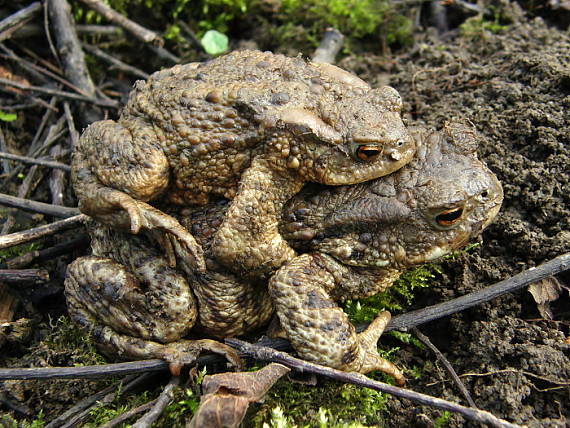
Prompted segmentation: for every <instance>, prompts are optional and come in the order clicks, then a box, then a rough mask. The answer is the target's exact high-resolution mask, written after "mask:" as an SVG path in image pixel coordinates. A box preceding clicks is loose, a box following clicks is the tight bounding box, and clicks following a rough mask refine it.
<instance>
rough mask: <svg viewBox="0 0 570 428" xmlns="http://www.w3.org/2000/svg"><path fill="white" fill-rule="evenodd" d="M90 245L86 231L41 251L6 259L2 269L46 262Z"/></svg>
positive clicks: (0, 266) (1, 264)
mask: <svg viewBox="0 0 570 428" xmlns="http://www.w3.org/2000/svg"><path fill="white" fill-rule="evenodd" d="M88 245H89V236H87V234H85V233H81V234H80V235H79V236H76V237H75V238H73V239H70V240H69V241H66V242H62V243H60V244H57V245H54V246H53V247H49V248H45V249H43V250H39V251H38V250H34V251H29V252H27V253H26V254H23V255H21V256H18V257H14V258H12V259H9V260H6V261H5V262H4V263H0V269H4V268H6V269H23V268H25V267H26V266H29V265H30V264H31V263H41V262H45V261H47V260H51V259H53V258H55V257H59V256H61V255H63V254H67V253H70V252H72V251H75V250H80V249H84V248H87V246H88Z"/></svg>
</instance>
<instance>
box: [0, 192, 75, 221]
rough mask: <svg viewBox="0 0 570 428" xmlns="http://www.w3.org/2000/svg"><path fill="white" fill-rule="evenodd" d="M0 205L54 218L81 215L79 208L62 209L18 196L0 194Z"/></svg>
mask: <svg viewBox="0 0 570 428" xmlns="http://www.w3.org/2000/svg"><path fill="white" fill-rule="evenodd" d="M0 205H7V206H9V207H12V208H19V209H23V210H26V211H32V212H36V213H41V214H46V215H51V216H54V217H72V216H75V215H78V214H80V213H79V210H78V209H77V208H69V207H60V206H57V205H51V204H44V203H43V202H36V201H31V200H29V199H23V198H18V197H16V196H10V195H6V194H4V193H0Z"/></svg>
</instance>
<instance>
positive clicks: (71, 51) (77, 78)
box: [47, 0, 102, 123]
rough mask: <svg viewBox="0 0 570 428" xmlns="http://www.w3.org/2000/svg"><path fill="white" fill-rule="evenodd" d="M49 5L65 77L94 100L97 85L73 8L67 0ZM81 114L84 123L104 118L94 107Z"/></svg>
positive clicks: (49, 0) (52, 1) (52, 2)
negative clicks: (89, 69) (81, 39)
mask: <svg viewBox="0 0 570 428" xmlns="http://www.w3.org/2000/svg"><path fill="white" fill-rule="evenodd" d="M47 5H48V8H49V16H50V19H51V20H52V22H53V24H52V25H51V26H50V28H51V30H52V31H53V32H54V35H55V40H56V43H57V47H58V54H59V58H60V60H61V62H62V64H63V70H64V73H65V76H66V77H67V78H68V79H69V80H70V81H71V83H73V84H74V85H75V86H77V87H78V88H80V89H81V91H82V92H83V93H85V95H87V96H88V97H89V98H93V99H94V98H95V85H94V84H93V81H92V80H91V77H90V76H89V71H88V69H87V64H86V63H85V54H84V53H83V50H82V49H81V42H80V41H79V38H78V37H77V31H76V30H75V20H74V19H73V16H72V14H71V7H70V6H69V3H68V2H67V0H48V1H47ZM79 112H80V115H81V117H82V119H83V122H84V123H91V122H94V121H96V120H98V119H101V116H102V115H101V112H100V111H99V110H97V109H93V108H92V107H89V108H87V107H86V106H82V108H80V109H79Z"/></svg>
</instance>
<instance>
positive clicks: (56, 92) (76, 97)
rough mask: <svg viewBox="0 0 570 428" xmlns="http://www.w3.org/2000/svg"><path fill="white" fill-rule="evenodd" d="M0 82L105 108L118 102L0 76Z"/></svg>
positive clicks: (112, 106)
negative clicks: (25, 83)
mask: <svg viewBox="0 0 570 428" xmlns="http://www.w3.org/2000/svg"><path fill="white" fill-rule="evenodd" d="M0 84H2V85H5V86H9V87H14V88H17V89H21V90H23V91H32V92H40V93H43V94H48V95H53V96H57V97H62V98H69V99H71V100H75V101H82V102H85V103H92V104H95V105H97V106H101V107H107V108H118V107H119V103H117V102H116V101H111V100H100V99H96V98H89V97H85V96H83V95H78V94H74V93H71V92H65V91H59V90H57V89H50V88H44V87H41V86H33V85H29V86H28V85H22V84H21V83H17V82H13V81H11V80H8V79H1V78H0Z"/></svg>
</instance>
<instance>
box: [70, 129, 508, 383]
mask: <svg viewBox="0 0 570 428" xmlns="http://www.w3.org/2000/svg"><path fill="white" fill-rule="evenodd" d="M413 134H414V137H415V138H416V140H417V142H418V152H417V154H416V157H415V158H414V160H413V161H412V162H411V163H410V164H408V165H407V166H405V167H404V168H402V169H401V170H399V171H398V172H395V173H393V174H391V175H390V176H388V177H383V178H380V179H377V180H373V181H369V182H366V183H362V184H357V185H352V186H341V187H336V188H330V187H328V188H327V187H324V186H319V185H312V186H308V187H306V188H305V189H304V190H303V191H302V192H301V193H300V194H298V195H297V196H296V197H294V198H293V199H292V200H291V201H290V202H289V203H287V204H286V205H285V207H284V211H283V214H282V216H281V220H280V223H279V230H280V231H281V234H282V235H283V236H284V237H285V238H286V239H287V240H288V242H289V243H290V244H291V245H292V246H293V248H295V250H296V251H298V252H299V253H300V255H299V256H297V257H295V258H294V259H293V260H292V261H290V262H288V263H287V264H286V265H284V266H283V267H281V268H280V269H279V270H277V271H276V272H275V274H274V275H273V276H272V277H271V279H270V280H269V287H268V290H269V293H267V285H266V284H267V282H266V281H264V280H263V279H259V280H257V281H255V280H244V279H243V278H240V277H237V276H235V275H233V274H232V273H229V272H228V270H227V269H226V268H224V267H223V266H222V265H220V264H218V263H217V262H216V260H215V254H214V252H213V251H212V250H213V248H212V245H215V240H214V239H213V238H214V237H215V236H216V231H217V230H218V228H219V227H220V225H221V224H222V223H223V221H224V218H225V217H224V214H225V216H226V217H227V215H228V213H229V212H230V211H229V210H228V209H227V207H228V205H227V204H224V203H223V202H220V203H218V204H213V205H211V206H209V207H205V208H202V209H195V210H189V209H186V210H183V212H182V219H181V221H182V223H183V225H184V227H186V228H188V229H189V230H191V231H192V233H193V234H194V235H195V236H196V237H197V238H198V239H199V242H200V244H201V245H202V246H203V247H204V249H205V254H206V262H207V265H208V270H207V272H206V273H205V274H202V273H198V272H197V271H196V270H195V269H194V268H193V267H192V265H191V264H190V263H188V258H189V257H188V254H187V253H185V252H186V249H185V248H184V247H182V246H180V245H178V244H177V243H176V242H175V253H176V254H177V270H175V269H172V268H170V267H168V266H167V263H166V261H165V259H164V258H163V257H160V256H159V255H158V254H157V252H156V250H154V249H144V248H145V243H144V242H143V241H144V238H143V237H142V236H141V237H137V236H132V235H128V234H121V233H120V232H116V231H112V230H110V229H109V228H105V227H95V228H94V230H93V243H94V244H93V251H94V254H95V256H92V257H86V258H81V259H78V260H77V261H75V262H74V263H73V264H72V265H70V267H69V270H68V278H67V280H66V295H67V298H68V301H69V303H70V313H71V315H72V317H73V318H74V319H75V320H76V321H78V322H79V323H81V324H83V325H85V326H86V327H90V328H91V329H93V330H95V331H98V330H105V332H106V334H107V336H104V335H100V340H101V341H103V343H105V344H109V343H111V344H112V345H111V346H110V348H111V349H112V348H113V347H114V348H115V349H117V350H119V351H120V352H126V353H127V354H129V353H130V354H132V355H133V356H136V357H154V356H156V355H155V354H153V353H152V346H154V345H152V346H150V347H148V346H146V345H145V343H146V342H148V341H159V342H162V343H169V342H173V343H174V346H175V347H178V346H180V345H179V342H178V341H177V339H176V337H179V338H182V337H184V336H185V335H186V334H188V332H189V331H190V329H191V328H192V327H194V332H199V333H201V334H206V335H209V336H213V337H224V336H233V335H239V334H243V333H246V332H248V331H251V330H253V329H255V328H258V327H260V326H262V325H263V324H265V323H266V322H267V321H268V320H269V318H270V316H271V314H272V312H273V310H275V312H276V314H277V316H278V318H279V321H280V324H281V326H282V328H283V331H284V333H285V335H286V336H287V338H288V339H289V340H290V341H291V342H292V344H293V346H294V347H295V349H296V350H297V352H298V353H299V355H300V356H301V357H302V358H305V359H307V360H311V361H315V362H318V363H321V364H325V365H329V366H331V367H336V368H339V369H342V370H350V371H358V372H362V373H366V372H369V371H372V370H382V371H384V372H386V373H389V374H391V375H392V376H394V377H395V379H396V380H397V381H398V382H400V383H401V382H403V376H402V374H401V372H400V371H399V370H398V369H397V368H396V367H395V366H394V365H392V364H391V363H389V362H387V361H386V360H384V359H382V358H381V357H379V356H378V354H377V352H376V342H377V340H378V338H379V336H380V335H381V333H382V331H383V329H384V327H385V326H386V324H387V323H388V321H389V314H388V313H387V312H383V313H381V314H379V316H378V317H377V319H376V320H375V321H374V322H373V323H372V324H371V325H370V326H369V327H368V329H367V330H366V331H364V332H363V333H360V334H357V333H356V332H355V329H354V327H353V326H352V324H351V323H350V322H349V320H348V318H347V316H346V315H345V314H344V312H343V311H342V310H341V309H340V308H339V307H338V305H337V302H342V301H344V300H346V299H353V298H362V297H366V296H370V295H373V294H376V293H378V292H380V291H383V290H385V289H386V288H388V287H389V286H390V285H391V284H392V283H393V281H394V280H395V279H396V278H397V277H398V276H399V274H400V273H401V272H402V271H404V270H406V269H407V268H409V267H411V266H414V265H417V264H420V263H424V262H428V261H431V260H434V259H436V258H438V257H440V256H442V255H444V254H447V253H449V252H450V251H451V250H453V249H456V248H459V247H461V246H463V245H464V244H466V243H467V241H468V240H469V238H471V237H473V236H475V235H478V234H479V233H480V232H481V231H482V230H483V228H484V227H486V226H487V225H488V224H489V223H490V222H491V220H492V219H493V218H494V216H495V215H496V214H497V212H498V210H499V208H500V205H501V201H502V189H501V186H500V184H499V182H498V181H497V179H496V177H495V176H494V175H493V174H492V173H491V172H490V171H489V170H488V169H487V168H486V167H485V165H484V164H483V163H482V162H480V161H479V160H478V159H477V157H476V153H475V149H476V144H477V139H476V136H475V135H474V132H473V130H472V128H470V127H468V126H465V125H463V124H452V125H447V126H446V127H445V128H444V130H443V131H442V132H430V131H427V130H423V129H417V130H414V131H413ZM110 259H113V260H115V261H116V262H111V261H110ZM111 263H113V264H112V266H110V268H109V270H108V273H105V274H103V275H99V277H96V278H95V277H94V273H95V272H98V271H100V270H101V267H100V265H105V264H111ZM147 264H148V266H149V267H150V269H149V274H147V276H145V274H144V273H143V271H144V269H145V266H146V265H147ZM151 265H154V267H152V266H151ZM119 272H120V275H119V274H118V273H119ZM131 272H132V273H131ZM167 272H168V274H169V275H172V277H173V278H174V277H176V280H174V279H166V278H164V277H163V275H166V273H167ZM129 275H130V276H131V277H133V276H134V277H137V278H140V279H141V280H142V281H143V282H144V286H145V287H148V288H145V292H142V290H141V289H139V288H137V286H136V285H131V283H132V284H134V283H135V279H133V280H132V281H131V280H129V281H124V280H123V281H124V282H125V284H128V286H126V285H121V284H120V283H119V281H118V279H119V278H122V277H123V276H129ZM152 275H155V276H157V277H155V278H153V277H152ZM107 276H108V278H107ZM186 280H187V281H188V282H187V283H186V285H184V281H186ZM190 289H191V290H192V291H190ZM109 290H113V291H109ZM125 290H128V291H129V292H130V290H136V291H137V293H139V294H138V295H137V296H140V298H141V301H140V303H139V302H133V301H130V300H128V299H127V300H124V301H122V300H123V299H125V297H117V296H119V295H121V296H122V295H123V293H125ZM106 295H110V296H111V297H109V298H106V297H105V296H106ZM129 307H131V308H133V309H134V310H133V309H129ZM109 311H113V313H108V312H109ZM157 324H159V326H158V327H157ZM173 330H175V333H174V334H172V331H173ZM113 332H114V334H113ZM130 336H135V337H137V338H142V339H143V340H139V342H137V343H136V344H135V345H134V349H129V347H133V345H132V343H131V342H129V341H128V340H131V341H132V339H129V337H130ZM125 343H126V345H125ZM149 343H150V342H149ZM152 343H154V342H152ZM183 343H185V344H187V342H183ZM162 346H164V347H165V349H168V346H166V345H162ZM147 348H148V349H150V351H149V350H148V349H147ZM141 349H142V351H141ZM176 349H179V348H176ZM172 355H174V356H177V355H178V354H176V352H174V353H173V354H172Z"/></svg>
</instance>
